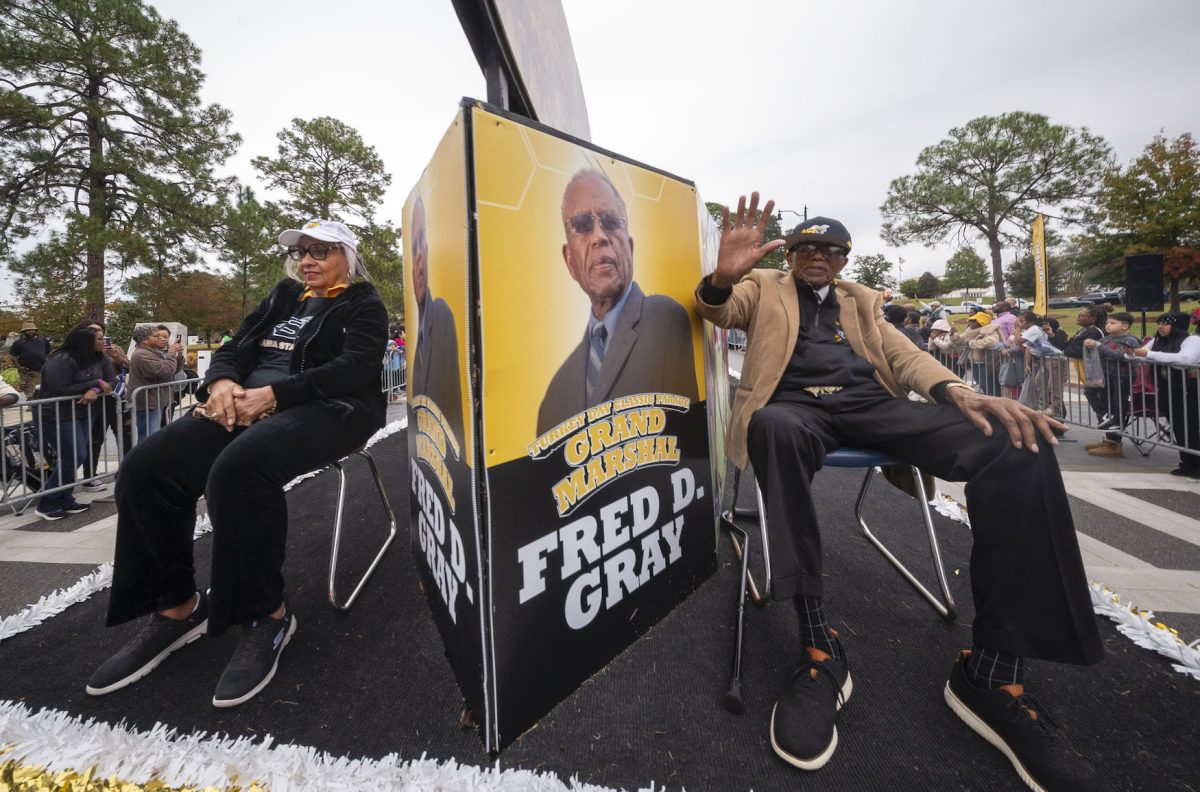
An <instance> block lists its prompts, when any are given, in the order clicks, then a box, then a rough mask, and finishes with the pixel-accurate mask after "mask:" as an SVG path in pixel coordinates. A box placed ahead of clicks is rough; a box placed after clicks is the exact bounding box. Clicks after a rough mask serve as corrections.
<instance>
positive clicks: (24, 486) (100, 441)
mask: <svg viewBox="0 0 1200 792" xmlns="http://www.w3.org/2000/svg"><path fill="white" fill-rule="evenodd" d="M121 416H122V411H121V400H120V398H119V397H118V396H117V394H116V393H113V392H109V393H104V394H101V395H100V396H99V397H98V398H97V399H96V400H95V401H94V402H91V403H89V404H82V403H80V397H79V396H59V397H55V398H50V399H34V400H31V401H27V402H20V403H18V404H15V405H13V406H11V407H7V408H5V409H4V410H3V412H0V437H2V438H3V443H4V449H3V454H2V455H0V478H2V479H3V482H4V490H3V497H2V498H0V504H2V505H4V506H6V507H8V508H9V509H11V510H12V511H13V513H14V514H22V513H24V511H25V510H26V509H27V508H28V507H29V504H31V503H33V502H34V501H35V500H37V499H38V498H40V497H41V496H43V495H47V494H50V493H53V492H62V491H64V490H68V489H71V488H73V487H76V486H78V485H80V484H83V483H87V482H98V481H100V480H101V479H105V478H107V477H110V476H112V475H113V474H115V473H116V471H117V467H118V466H119V465H120V461H121V458H122V457H123V456H124V452H125V447H124V433H123V431H122V420H121ZM77 425H79V426H81V427H82V429H83V430H84V432H83V435H84V438H85V441H84V443H83V445H82V447H80V446H79V445H77V442H76V440H77V434H76V431H75V427H76V426H77ZM60 430H61V431H60ZM64 453H65V454H66V455H67V458H72V459H74V461H75V462H76V465H75V468H76V470H75V471H73V473H72V476H71V478H72V481H70V482H69V483H66V484H63V483H59V484H57V485H55V486H52V487H47V484H48V483H49V481H50V479H51V474H52V473H53V472H54V470H55V467H56V466H57V464H58V462H59V460H61V459H63V458H64ZM80 468H82V474H79V475H76V474H77V473H78V471H79V469H80ZM61 478H62V476H61V475H60V476H59V477H58V479H59V480H60V481H61Z"/></svg>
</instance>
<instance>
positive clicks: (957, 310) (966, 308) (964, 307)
mask: <svg viewBox="0 0 1200 792" xmlns="http://www.w3.org/2000/svg"><path fill="white" fill-rule="evenodd" d="M943 307H944V308H945V309H946V312H947V313H952V314H966V315H967V316H970V315H971V314H973V313H979V312H980V311H983V310H986V309H987V307H990V306H983V305H980V304H979V303H977V302H975V301H974V300H963V301H962V303H961V304H960V305H946V306H943Z"/></svg>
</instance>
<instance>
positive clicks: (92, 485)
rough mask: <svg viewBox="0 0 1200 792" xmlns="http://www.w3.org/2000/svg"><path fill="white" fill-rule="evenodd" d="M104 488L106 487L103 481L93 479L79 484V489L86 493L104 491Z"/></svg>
mask: <svg viewBox="0 0 1200 792" xmlns="http://www.w3.org/2000/svg"><path fill="white" fill-rule="evenodd" d="M106 486H108V485H107V484H105V483H104V482H103V481H96V480H95V479H93V480H92V481H85V482H83V483H82V484H80V485H79V489H81V490H85V491H87V492H99V491H100V490H102V489H104V488H105V487H106Z"/></svg>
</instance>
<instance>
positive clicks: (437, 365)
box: [411, 293, 466, 448]
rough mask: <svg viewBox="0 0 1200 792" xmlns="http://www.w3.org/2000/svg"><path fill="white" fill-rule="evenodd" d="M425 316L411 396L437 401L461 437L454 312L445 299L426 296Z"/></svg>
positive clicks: (459, 385)
mask: <svg viewBox="0 0 1200 792" xmlns="http://www.w3.org/2000/svg"><path fill="white" fill-rule="evenodd" d="M424 313H425V314H426V315H425V316H423V317H422V321H421V324H420V325H419V327H420V328H421V329H420V330H418V332H417V339H416V340H417V344H416V346H417V349H416V355H415V356H414V357H413V367H412V391H411V393H412V395H413V396H418V395H421V394H424V395H426V396H428V397H429V398H430V399H432V400H433V402H434V403H435V404H437V406H438V408H439V409H440V410H441V411H442V414H443V415H444V416H446V420H447V421H448V422H449V423H450V429H451V431H453V432H454V434H455V437H456V438H457V439H458V442H459V447H460V448H463V447H464V446H463V445H462V444H463V443H464V442H465V441H466V438H465V437H464V435H463V412H462V380H461V379H460V378H459V367H458V331H457V330H456V329H455V326H454V313H453V312H452V311H451V310H450V306H449V305H447V304H446V301H445V300H443V299H440V298H439V299H434V297H433V295H432V294H429V293H426V295H425V308H424Z"/></svg>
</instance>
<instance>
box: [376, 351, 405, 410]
mask: <svg viewBox="0 0 1200 792" xmlns="http://www.w3.org/2000/svg"><path fill="white" fill-rule="evenodd" d="M405 362H406V361H405V356H404V350H403V349H393V348H391V347H389V348H388V350H387V352H385V353H384V356H383V375H382V382H381V387H382V389H383V392H384V393H386V394H387V397H388V401H396V400H397V399H399V398H400V397H401V396H402V395H403V394H404V386H405V384H406V379H405V378H406V374H405Z"/></svg>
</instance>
